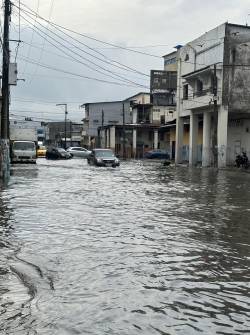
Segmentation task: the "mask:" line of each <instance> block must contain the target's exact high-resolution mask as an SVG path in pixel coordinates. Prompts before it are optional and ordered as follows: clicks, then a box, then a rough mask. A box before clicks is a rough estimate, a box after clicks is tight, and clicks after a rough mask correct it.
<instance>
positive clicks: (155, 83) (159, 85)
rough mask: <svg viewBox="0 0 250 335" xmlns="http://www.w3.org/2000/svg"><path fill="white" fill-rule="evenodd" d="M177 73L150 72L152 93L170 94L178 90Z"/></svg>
mask: <svg viewBox="0 0 250 335" xmlns="http://www.w3.org/2000/svg"><path fill="white" fill-rule="evenodd" d="M176 87H177V73H176V72H175V71H162V70H151V71H150V93H151V94H154V93H170V92H171V91H173V90H176Z"/></svg>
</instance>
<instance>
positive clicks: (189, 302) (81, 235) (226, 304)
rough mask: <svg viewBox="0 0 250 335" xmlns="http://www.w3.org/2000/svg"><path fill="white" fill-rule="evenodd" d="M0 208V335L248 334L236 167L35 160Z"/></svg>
mask: <svg viewBox="0 0 250 335" xmlns="http://www.w3.org/2000/svg"><path fill="white" fill-rule="evenodd" d="M0 215H1V219H0V220H1V221H0V249H1V250H0V251H1V258H0V334H21V335H22V334H24V335H33V334H38V335H40V334H44V335H45V334H46V335H74V334H93V335H103V334H108V335H112V334H115V335H132V334H143V335H153V334H156V335H157V334H158V335H159V334H160V335H165V334H171V335H174V334H178V335H187V334H200V333H204V334H244V333H245V334H249V333H250V218H249V217H250V174H248V173H245V172H244V171H220V172H218V173H217V172H214V171H212V170H206V169H204V170H202V169H193V170H188V169H187V168H182V167H180V168H177V169H175V168H174V167H164V166H162V165H161V163H158V162H151V161H150V162H140V161H137V162H123V163H122V164H121V167H120V168H116V169H112V168H96V167H93V166H91V167H89V166H88V165H87V163H86V161H85V160H81V159H72V160H68V161H47V160H45V159H39V160H38V164H37V165H36V166H28V165H22V166H18V165H16V166H14V168H13V170H12V177H11V181H10V184H9V186H8V187H7V188H2V190H1V193H0Z"/></svg>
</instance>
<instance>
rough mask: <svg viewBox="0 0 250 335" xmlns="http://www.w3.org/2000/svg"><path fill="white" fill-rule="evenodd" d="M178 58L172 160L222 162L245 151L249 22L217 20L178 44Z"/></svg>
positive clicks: (249, 117) (249, 145)
mask: <svg viewBox="0 0 250 335" xmlns="http://www.w3.org/2000/svg"><path fill="white" fill-rule="evenodd" d="M177 62H178V77H177V127H176V162H177V163H181V162H183V161H186V160H187V161H188V162H189V164H190V165H191V166H192V165H196V164H197V163H198V162H201V163H202V166H204V167H205V166H211V165H218V167H225V166H226V165H230V164H233V163H234V160H235V156H236V154H237V153H240V152H241V151H242V150H244V151H247V152H248V153H250V133H249V125H250V109H249V106H250V105H249V102H250V95H249V90H250V89H249V87H250V86H249V82H250V72H249V66H250V28H249V27H247V26H240V25H234V24H229V23H225V24H222V25H220V26H218V27H216V28H215V29H213V30H211V31H209V32H207V33H205V34H204V35H202V36H200V37H199V38H197V39H195V40H193V41H191V42H190V43H187V44H186V45H184V46H183V47H181V48H180V49H179V50H178V55H177ZM187 134H189V136H187Z"/></svg>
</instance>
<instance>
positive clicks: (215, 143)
mask: <svg viewBox="0 0 250 335" xmlns="http://www.w3.org/2000/svg"><path fill="white" fill-rule="evenodd" d="M217 91H218V89H217V74H216V64H214V73H213V99H214V112H213V119H214V124H213V137H212V151H213V160H214V167H217V166H218V140H217V137H218V130H217V128H218V105H217Z"/></svg>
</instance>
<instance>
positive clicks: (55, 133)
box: [46, 120, 83, 147]
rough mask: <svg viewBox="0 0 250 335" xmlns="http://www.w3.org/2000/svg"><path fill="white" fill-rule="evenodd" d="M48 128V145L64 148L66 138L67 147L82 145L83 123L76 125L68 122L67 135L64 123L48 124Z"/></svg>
mask: <svg viewBox="0 0 250 335" xmlns="http://www.w3.org/2000/svg"><path fill="white" fill-rule="evenodd" d="M46 127H47V132H46V143H47V144H52V145H55V146H59V147H64V143H65V136H66V147H70V146H81V145H82V130H83V125H82V123H76V122H72V121H69V120H68V121H67V122H66V134H65V122H64V121H58V122H48V123H47V124H46Z"/></svg>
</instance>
